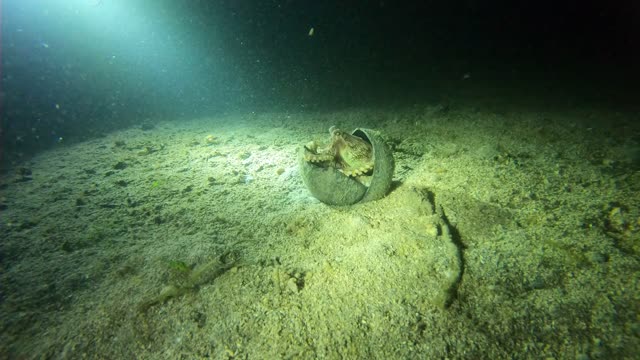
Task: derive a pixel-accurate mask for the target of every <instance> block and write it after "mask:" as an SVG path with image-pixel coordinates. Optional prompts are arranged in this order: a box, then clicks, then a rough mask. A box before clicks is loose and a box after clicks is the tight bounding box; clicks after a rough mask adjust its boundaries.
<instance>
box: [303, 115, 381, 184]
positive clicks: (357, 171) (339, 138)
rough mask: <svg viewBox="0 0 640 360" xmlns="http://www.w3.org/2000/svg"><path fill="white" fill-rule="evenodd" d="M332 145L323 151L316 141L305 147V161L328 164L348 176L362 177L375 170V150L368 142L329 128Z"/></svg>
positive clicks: (333, 127) (334, 128)
mask: <svg viewBox="0 0 640 360" xmlns="http://www.w3.org/2000/svg"><path fill="white" fill-rule="evenodd" d="M329 134H331V144H330V145H329V146H328V147H326V148H323V149H320V148H319V145H318V144H317V143H316V142H315V141H311V142H309V143H308V144H307V145H305V147H304V148H305V150H304V159H305V160H306V161H308V162H312V163H326V164H329V165H331V166H334V167H335V168H336V169H338V170H339V171H340V172H342V173H343V174H345V175H347V176H353V177H356V176H361V175H365V174H367V173H369V172H370V171H371V170H373V163H374V161H373V148H372V147H371V144H370V143H369V142H367V141H366V140H364V139H362V138H360V137H357V136H354V135H351V134H349V133H346V132H344V131H342V130H340V129H338V128H336V127H335V126H332V127H331V128H329Z"/></svg>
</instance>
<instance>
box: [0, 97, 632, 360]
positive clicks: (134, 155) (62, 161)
mask: <svg viewBox="0 0 640 360" xmlns="http://www.w3.org/2000/svg"><path fill="white" fill-rule="evenodd" d="M632 117H633V116H632V115H624V114H614V113H608V112H598V111H587V110H583V111H576V112H573V113H569V112H565V113H549V114H541V113H534V112H531V113H526V112H518V113H515V112H514V113H488V112H482V111H478V110H476V109H470V108H455V107H454V108H449V107H444V106H425V107H416V108H414V109H405V110H402V111H400V112H398V111H383V110H368V109H362V110H348V111H347V110H345V111H343V112H335V113H270V114H239V115H238V114H235V115H227V116H219V117H215V118H203V119H192V120H185V121H177V120H176V121H173V122H166V123H161V124H157V125H156V126H155V128H152V129H149V130H142V129H139V128H135V129H128V130H123V131H120V132H116V133H112V134H109V135H107V136H106V137H104V138H99V139H95V140H92V141H89V142H85V143H80V144H74V145H64V144H61V146H60V147H59V148H57V149H55V150H52V151H48V152H46V153H43V154H41V155H39V156H37V157H35V158H33V159H32V160H31V161H30V162H28V163H26V164H24V165H23V166H22V167H21V168H17V169H14V171H12V172H11V173H10V174H8V175H7V176H5V177H4V178H3V180H2V188H1V190H0V191H1V194H0V196H1V199H0V200H1V204H2V211H1V212H0V216H1V234H2V235H1V236H2V242H1V245H0V246H1V248H0V250H1V257H0V261H1V266H2V268H1V269H2V273H1V279H0V280H1V284H2V290H1V291H2V293H1V298H0V301H1V302H0V312H1V314H2V315H1V316H2V319H1V320H2V322H1V323H2V331H1V335H0V358H52V359H58V358H60V359H62V358H82V357H87V358H110V359H126V358H136V359H161V358H162V359H198V358H214V359H231V358H240V359H275V358H327V359H337V358H348V359H356V358H367V359H371V358H380V359H391V358H428V359H435V358H474V359H478V358H491V359H497V358H558V359H560V358H576V359H589V358H591V359H593V358H614V357H615V358H625V357H626V358H632V357H633V356H634V354H638V353H640V340H639V339H640V319H639V318H638V314H639V313H640V282H639V278H640V277H639V274H640V260H639V259H640V258H639V254H640V209H639V208H638V204H640V166H639V163H640V150H639V149H638V142H639V140H638V137H639V134H640V131H639V129H638V125H633V126H632V125H631V124H632V122H631V121H632V120H633V118H632ZM627 118H628V120H626V119H627ZM606 119H611V123H615V124H617V125H615V126H611V127H607V126H602V125H597V124H598V123H604V122H605V121H604V120H606ZM331 125H337V126H339V127H342V128H345V129H352V128H356V127H368V128H374V129H376V130H379V131H381V132H382V133H383V134H384V135H385V136H386V137H387V139H388V141H389V143H390V144H391V146H392V147H393V148H394V156H395V159H396V176H395V186H394V188H393V190H392V192H391V193H390V194H389V196H388V197H386V198H384V199H382V200H379V201H376V202H371V203H365V204H358V205H354V206H349V207H329V206H326V205H324V204H322V203H320V202H318V201H317V200H315V199H314V198H312V197H311V196H310V195H309V193H308V192H307V190H306V189H305V188H304V185H303V184H302V181H301V179H300V177H299V176H298V173H297V169H296V162H297V161H296V158H295V156H296V153H297V149H298V147H299V146H301V145H302V144H305V143H306V142H308V141H309V140H313V139H317V140H323V139H325V138H326V137H327V135H328V133H327V130H328V128H329V126H331ZM209 135H211V136H212V137H211V138H209V139H207V137H208V136H209Z"/></svg>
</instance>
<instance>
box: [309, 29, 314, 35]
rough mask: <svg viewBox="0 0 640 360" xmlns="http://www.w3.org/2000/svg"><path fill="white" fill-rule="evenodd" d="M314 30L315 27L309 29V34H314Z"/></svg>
mask: <svg viewBox="0 0 640 360" xmlns="http://www.w3.org/2000/svg"><path fill="white" fill-rule="evenodd" d="M313 32H314V30H313V28H311V29H309V36H313Z"/></svg>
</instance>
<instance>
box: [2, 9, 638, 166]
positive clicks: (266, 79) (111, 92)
mask: <svg viewBox="0 0 640 360" xmlns="http://www.w3.org/2000/svg"><path fill="white" fill-rule="evenodd" d="M347 3H348V4H347ZM637 19H640V5H638V3H637V2H634V1H631V0H629V1H616V2H596V1H593V2H590V1H587V2H585V1H535V2H513V1H458V2H432V1H422V2H392V1H382V0H381V1H361V2H343V1H292V0H289V1H286V0H283V1H231V0H227V1H195V0H194V1H169V0H160V1H158V0H154V1H149V0H72V1H61V0H52V1H45V0H5V1H3V2H2V55H1V56H2V88H1V100H2V108H1V121H2V123H1V128H0V131H1V132H0V135H1V142H2V144H1V148H2V155H1V157H2V161H3V162H2V163H3V168H5V169H6V168H7V167H8V166H10V165H11V164H15V163H19V162H20V161H21V160H24V159H25V158H28V156H29V155H32V154H34V153H36V152H38V151H41V150H43V149H47V148H50V147H52V146H58V145H59V144H60V143H61V142H65V143H70V142H77V141H82V140H84V139H88V138H92V137H96V136H101V135H102V134H104V133H106V132H109V131H111V130H114V129H118V128H122V127H127V126H153V123H154V122H156V121H161V120H168V119H180V118H190V117H196V116H211V115H216V114H220V113H224V112H230V111H239V112H243V111H246V112H251V111H280V110H283V111H286V110H296V111H300V110H303V111H304V110H310V111H323V110H333V109H338V108H345V107H353V106H361V107H394V106H398V107H404V106H412V105H414V104H433V103H440V104H446V105H448V104H452V103H453V104H455V103H456V102H461V103H463V102H464V103H469V102H471V103H474V102H477V103H478V106H483V107H495V109H496V111H501V110H505V109H506V108H509V110H516V111H517V109H518V108H521V107H527V108H528V110H532V108H533V109H540V110H545V111H549V110H550V109H573V108H578V107H606V108H610V109H611V110H612V111H635V110H637V107H638V106H637V104H638V103H639V101H638V100H637V99H639V98H640V97H638V95H639V91H638V79H639V78H640V77H639V76H638V74H639V71H638V65H637V64H638V63H639V61H640V21H638V20H637ZM312 28H313V34H312V35H310V30H311V29H312ZM636 116H637V115H636ZM632 120H633V119H632ZM638 120H640V119H638Z"/></svg>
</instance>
